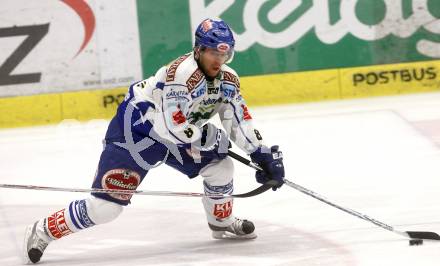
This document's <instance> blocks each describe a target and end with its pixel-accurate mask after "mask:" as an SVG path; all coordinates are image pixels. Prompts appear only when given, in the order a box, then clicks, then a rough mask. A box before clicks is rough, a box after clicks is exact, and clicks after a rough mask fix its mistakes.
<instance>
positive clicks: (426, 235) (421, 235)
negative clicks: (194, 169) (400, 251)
mask: <svg viewBox="0 0 440 266" xmlns="http://www.w3.org/2000/svg"><path fill="white" fill-rule="evenodd" d="M228 155H229V156H231V157H232V158H234V159H236V160H237V161H239V162H241V163H243V164H245V165H247V166H249V167H251V168H254V169H256V170H260V171H263V169H261V167H259V166H258V165H255V164H253V163H252V162H251V161H249V160H248V159H246V158H243V157H242V156H240V155H238V154H236V153H234V152H233V151H231V150H229V151H228ZM283 180H284V183H285V184H286V185H287V186H289V187H291V188H294V189H296V190H298V191H300V192H302V193H304V194H306V195H308V196H311V197H313V198H315V199H317V200H319V201H321V202H324V203H326V204H328V205H330V206H332V207H334V208H337V209H339V210H341V211H344V212H346V213H348V214H351V215H353V216H356V217H358V218H360V219H362V220H365V221H368V222H371V223H373V224H375V225H377V226H379V227H381V228H383V229H385V230H388V231H391V232H393V233H396V234H399V235H401V236H404V237H408V238H418V239H432V240H440V235H438V234H437V233H434V232H425V231H405V232H402V231H398V230H395V229H394V228H393V227H392V226H390V225H387V224H385V223H383V222H380V221H378V220H376V219H373V218H371V217H369V216H368V215H365V214H362V213H360V212H357V211H355V210H352V209H350V208H346V207H342V206H340V205H338V204H336V203H333V202H331V201H329V200H327V199H326V198H324V197H323V196H321V195H319V194H318V193H316V192H313V191H312V190H310V189H307V188H305V187H302V186H300V185H298V184H295V183H293V182H291V181H289V180H288V179H286V178H284V179H283Z"/></svg>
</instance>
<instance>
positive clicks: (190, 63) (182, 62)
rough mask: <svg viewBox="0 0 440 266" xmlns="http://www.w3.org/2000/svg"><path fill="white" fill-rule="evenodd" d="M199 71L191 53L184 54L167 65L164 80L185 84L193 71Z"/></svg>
mask: <svg viewBox="0 0 440 266" xmlns="http://www.w3.org/2000/svg"><path fill="white" fill-rule="evenodd" d="M196 72H200V74H201V75H203V74H202V73H201V71H200V70H199V67H198V65H197V62H196V60H195V59H194V56H193V54H192V53H188V54H184V55H182V56H180V57H179V58H177V59H176V60H174V61H172V62H171V63H170V64H168V65H167V71H166V80H165V81H166V82H167V83H176V84H182V85H185V84H186V83H187V81H188V80H189V78H190V77H191V76H193V75H194V73H196Z"/></svg>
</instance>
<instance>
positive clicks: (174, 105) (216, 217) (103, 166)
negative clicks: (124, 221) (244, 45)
mask: <svg viewBox="0 0 440 266" xmlns="http://www.w3.org/2000/svg"><path fill="white" fill-rule="evenodd" d="M234 45H235V40H234V37H233V34H232V31H231V30H230V28H229V26H228V25H227V24H226V23H225V22H224V21H221V20H212V19H206V20H204V21H203V22H202V23H201V24H200V25H199V26H198V28H197V29H196V32H195V44H194V47H193V51H192V52H191V53H188V54H185V55H183V56H181V57H179V58H177V59H176V60H174V61H172V62H171V63H170V64H168V65H167V66H163V67H162V68H160V69H159V70H158V71H157V73H156V74H155V75H154V76H152V77H150V78H148V79H146V80H143V81H140V82H137V83H134V84H132V85H131V86H130V88H129V90H128V93H127V94H126V97H125V100H124V102H123V103H121V104H120V106H119V107H118V110H117V113H116V115H115V117H114V118H113V119H112V120H111V121H110V124H109V126H108V129H107V133H106V136H105V140H104V149H103V152H102V154H101V157H100V160H99V164H98V169H97V172H96V175H95V178H94V181H93V184H92V188H97V189H100V188H104V189H118V190H121V189H122V190H136V188H137V187H138V186H139V184H140V183H141V182H142V180H143V178H144V177H145V176H146V174H147V172H148V171H149V170H151V169H152V168H154V167H157V166H158V165H160V164H161V163H165V164H167V165H169V166H171V167H173V168H175V169H177V170H178V171H180V172H181V173H183V174H185V175H187V176H188V177H189V178H194V177H196V176H198V175H201V176H202V177H203V185H204V191H205V195H206V196H205V197H203V199H202V203H203V206H204V209H205V212H206V216H207V220H208V226H209V228H210V230H211V231H212V237H213V238H216V239H231V238H243V239H253V238H255V237H256V235H255V233H254V229H255V227H254V224H253V223H252V222H251V221H248V220H244V219H239V218H237V217H236V216H235V215H233V213H232V207H233V205H232V199H231V198H225V197H219V196H218V195H217V197H215V196H213V194H216V193H217V194H218V193H222V194H232V191H233V174H234V168H233V163H232V160H231V159H230V158H229V157H228V156H227V150H228V147H229V145H230V143H229V139H231V140H232V141H233V142H234V143H235V144H236V145H237V146H238V147H240V148H241V149H242V150H243V151H245V152H246V153H247V154H248V155H250V157H251V159H252V161H253V162H254V163H256V164H258V165H259V166H261V167H262V169H264V171H257V172H256V179H257V181H258V182H260V183H265V182H267V181H269V180H276V181H278V184H277V185H276V186H274V187H273V189H274V190H276V189H277V188H279V187H280V186H281V185H282V184H283V177H284V166H283V161H282V153H281V151H279V150H278V146H272V147H271V148H268V147H266V146H265V145H264V144H263V142H262V137H261V135H260V133H259V132H258V130H256V129H255V128H254V127H253V126H252V117H251V114H250V112H249V110H248V107H247V106H246V104H245V101H244V99H243V97H242V96H241V94H240V82H239V79H238V76H237V74H236V72H235V71H234V70H233V69H231V68H230V67H228V66H227V65H226V63H228V62H230V61H231V60H232V58H233V55H234ZM216 114H219V117H220V120H221V122H222V126H223V128H224V129H225V130H222V129H219V128H217V127H215V126H214V125H213V124H211V123H208V120H209V119H210V118H212V117H213V116H214V115H216ZM210 195H211V197H210ZM131 196H132V195H131V194H121V193H119V194H116V193H112V194H110V193H107V194H104V193H92V196H91V197H90V198H86V199H81V200H76V201H73V202H71V203H70V204H69V205H68V206H66V208H65V209H62V210H59V211H57V212H55V213H53V214H52V215H49V216H47V217H44V218H42V219H40V220H38V221H36V222H35V223H34V224H32V225H30V226H28V227H27V228H26V232H25V239H24V254H23V256H24V259H25V262H26V263H30V262H33V263H37V262H38V261H39V260H40V258H41V256H42V255H43V252H44V250H45V249H46V247H47V245H48V244H49V243H50V242H51V241H53V240H56V239H59V238H61V237H64V236H66V235H69V234H72V233H75V232H78V231H80V230H83V229H86V228H89V227H92V226H94V225H99V224H103V223H107V222H110V221H112V220H114V219H115V218H116V217H118V216H119V215H120V214H121V212H122V209H123V207H124V206H127V205H128V204H129V203H130V199H131Z"/></svg>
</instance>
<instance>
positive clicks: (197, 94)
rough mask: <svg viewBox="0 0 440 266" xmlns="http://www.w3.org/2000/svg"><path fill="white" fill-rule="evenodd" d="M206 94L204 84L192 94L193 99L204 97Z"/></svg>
mask: <svg viewBox="0 0 440 266" xmlns="http://www.w3.org/2000/svg"><path fill="white" fill-rule="evenodd" d="M205 92H206V86H205V84H204V83H202V84H200V85H199V86H198V87H196V88H195V90H193V91H192V92H191V98H193V99H196V98H199V97H201V96H203V95H204V94H205Z"/></svg>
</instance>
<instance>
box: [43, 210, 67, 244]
mask: <svg viewBox="0 0 440 266" xmlns="http://www.w3.org/2000/svg"><path fill="white" fill-rule="evenodd" d="M64 210H65V209H62V210H60V211H57V212H56V213H54V214H52V215H51V216H49V217H47V229H48V230H49V232H50V234H51V235H52V236H53V237H54V238H61V237H63V236H66V235H69V234H71V233H73V232H72V231H71V230H70V228H69V226H67V223H66V219H65V217H64Z"/></svg>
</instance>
